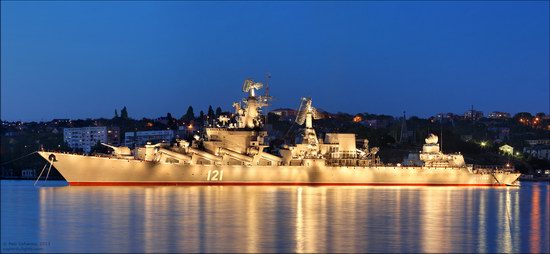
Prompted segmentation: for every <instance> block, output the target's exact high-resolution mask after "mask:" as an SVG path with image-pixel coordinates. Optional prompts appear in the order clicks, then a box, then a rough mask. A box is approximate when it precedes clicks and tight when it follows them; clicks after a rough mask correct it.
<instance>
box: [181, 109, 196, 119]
mask: <svg viewBox="0 0 550 254" xmlns="http://www.w3.org/2000/svg"><path fill="white" fill-rule="evenodd" d="M182 119H183V120H185V121H191V120H193V119H195V113H194V112H193V107H191V106H189V107H188V108H187V112H186V113H185V115H183V117H182Z"/></svg>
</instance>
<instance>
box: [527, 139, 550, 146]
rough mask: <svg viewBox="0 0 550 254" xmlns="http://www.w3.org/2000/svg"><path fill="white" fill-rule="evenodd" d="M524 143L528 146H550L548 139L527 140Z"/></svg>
mask: <svg viewBox="0 0 550 254" xmlns="http://www.w3.org/2000/svg"><path fill="white" fill-rule="evenodd" d="M525 143H527V144H528V145H530V146H535V145H550V139H529V140H525Z"/></svg>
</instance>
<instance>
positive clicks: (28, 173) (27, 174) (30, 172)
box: [21, 169, 36, 178]
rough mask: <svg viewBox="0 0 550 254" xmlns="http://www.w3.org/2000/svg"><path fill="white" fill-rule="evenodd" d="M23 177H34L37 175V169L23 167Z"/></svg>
mask: <svg viewBox="0 0 550 254" xmlns="http://www.w3.org/2000/svg"><path fill="white" fill-rule="evenodd" d="M21 177H23V178H34V177H36V171H35V170H34V169H23V170H21Z"/></svg>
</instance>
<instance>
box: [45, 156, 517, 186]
mask: <svg viewBox="0 0 550 254" xmlns="http://www.w3.org/2000/svg"><path fill="white" fill-rule="evenodd" d="M39 154H40V155H41V156H42V157H43V158H45V159H46V160H48V161H49V158H50V156H51V155H52V154H53V155H55V158H56V159H55V161H54V162H53V166H54V167H55V168H56V169H57V170H58V171H59V172H60V173H61V175H63V177H64V178H65V179H66V180H67V182H68V183H69V184H70V185H408V186H426V185H434V186H508V185H514V184H515V183H516V181H517V179H518V178H519V176H520V174H519V173H511V172H498V173H491V174H487V173H486V174H482V173H474V172H472V171H471V170H470V169H468V168H465V167H404V166H403V167H398V166H373V167H351V166H325V165H324V161H321V160H319V161H317V160H311V161H309V162H306V163H305V164H306V165H303V166H246V165H181V164H169V163H160V162H148V161H142V160H135V159H121V158H112V157H95V156H83V155H75V154H64V153H52V152H39Z"/></svg>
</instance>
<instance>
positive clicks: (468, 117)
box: [464, 110, 483, 120]
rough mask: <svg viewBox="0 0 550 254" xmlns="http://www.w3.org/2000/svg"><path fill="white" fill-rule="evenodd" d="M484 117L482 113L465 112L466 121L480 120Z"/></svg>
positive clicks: (474, 111) (475, 111)
mask: <svg viewBox="0 0 550 254" xmlns="http://www.w3.org/2000/svg"><path fill="white" fill-rule="evenodd" d="M482 117H483V112H482V111H477V110H468V111H466V112H464V119H466V120H478V119H480V118H482Z"/></svg>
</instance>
